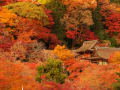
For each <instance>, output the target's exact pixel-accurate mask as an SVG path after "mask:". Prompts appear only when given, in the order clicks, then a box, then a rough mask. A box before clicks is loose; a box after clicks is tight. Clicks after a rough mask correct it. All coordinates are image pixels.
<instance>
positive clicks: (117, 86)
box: [112, 73, 120, 90]
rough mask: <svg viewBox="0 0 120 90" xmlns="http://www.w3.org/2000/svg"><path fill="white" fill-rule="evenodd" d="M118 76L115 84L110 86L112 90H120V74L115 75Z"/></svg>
mask: <svg viewBox="0 0 120 90" xmlns="http://www.w3.org/2000/svg"><path fill="white" fill-rule="evenodd" d="M116 74H117V75H118V76H119V79H116V80H117V82H116V83H113V84H112V88H113V90H120V73H116Z"/></svg>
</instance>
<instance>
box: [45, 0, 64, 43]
mask: <svg viewBox="0 0 120 90" xmlns="http://www.w3.org/2000/svg"><path fill="white" fill-rule="evenodd" d="M46 7H47V8H48V9H50V10H51V11H53V13H52V15H53V19H54V22H55V24H54V25H53V27H52V32H53V33H55V34H56V35H57V37H58V38H59V39H60V40H62V41H64V38H65V29H64V26H63V25H61V23H60V19H61V18H62V17H63V16H64V13H65V11H66V7H65V5H64V4H63V3H62V2H61V1H60V0H59V1H58V0H52V1H51V2H50V3H48V4H46Z"/></svg>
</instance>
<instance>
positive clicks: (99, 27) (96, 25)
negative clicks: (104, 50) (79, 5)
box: [91, 0, 106, 40]
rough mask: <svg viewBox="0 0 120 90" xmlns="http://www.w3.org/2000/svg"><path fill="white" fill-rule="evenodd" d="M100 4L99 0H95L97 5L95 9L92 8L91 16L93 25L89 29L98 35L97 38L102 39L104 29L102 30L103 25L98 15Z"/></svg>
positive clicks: (103, 37)
mask: <svg viewBox="0 0 120 90" xmlns="http://www.w3.org/2000/svg"><path fill="white" fill-rule="evenodd" d="M99 12H100V5H99V1H98V0H97V7H96V9H95V11H93V10H92V16H93V21H94V25H93V26H91V30H92V31H93V32H95V34H96V35H97V36H98V37H99V39H101V40H104V39H105V36H106V35H105V31H104V25H103V23H102V16H101V15H100V13H99Z"/></svg>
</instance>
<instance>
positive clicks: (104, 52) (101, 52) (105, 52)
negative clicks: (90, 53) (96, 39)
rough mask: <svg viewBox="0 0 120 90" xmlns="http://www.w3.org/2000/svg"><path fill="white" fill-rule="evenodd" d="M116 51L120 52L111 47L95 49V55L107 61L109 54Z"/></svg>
mask: <svg viewBox="0 0 120 90" xmlns="http://www.w3.org/2000/svg"><path fill="white" fill-rule="evenodd" d="M116 51H120V48H113V47H96V48H95V54H96V55H97V56H98V57H100V58H103V59H108V58H109V57H110V55H111V54H113V53H114V52H116Z"/></svg>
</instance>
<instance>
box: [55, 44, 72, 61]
mask: <svg viewBox="0 0 120 90" xmlns="http://www.w3.org/2000/svg"><path fill="white" fill-rule="evenodd" d="M53 52H54V53H55V54H56V55H57V56H58V57H59V58H60V59H61V60H68V59H70V58H73V57H74V55H73V54H72V52H71V51H70V50H68V49H66V48H65V46H60V45H57V46H56V47H55V49H54V51H53Z"/></svg>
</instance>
